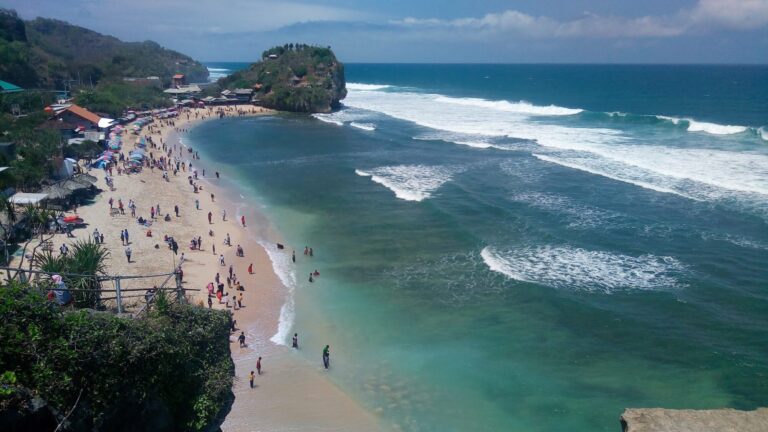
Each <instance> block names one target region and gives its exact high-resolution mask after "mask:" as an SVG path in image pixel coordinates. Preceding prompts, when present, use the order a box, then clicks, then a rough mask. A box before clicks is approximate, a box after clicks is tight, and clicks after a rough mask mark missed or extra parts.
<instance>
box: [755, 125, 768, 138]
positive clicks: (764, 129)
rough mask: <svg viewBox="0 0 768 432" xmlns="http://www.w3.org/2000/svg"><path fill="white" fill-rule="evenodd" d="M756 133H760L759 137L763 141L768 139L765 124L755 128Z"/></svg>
mask: <svg viewBox="0 0 768 432" xmlns="http://www.w3.org/2000/svg"><path fill="white" fill-rule="evenodd" d="M757 133H758V134H759V135H760V138H762V139H763V140H764V141H768V129H766V128H765V126H763V127H761V128H759V129H758V130H757Z"/></svg>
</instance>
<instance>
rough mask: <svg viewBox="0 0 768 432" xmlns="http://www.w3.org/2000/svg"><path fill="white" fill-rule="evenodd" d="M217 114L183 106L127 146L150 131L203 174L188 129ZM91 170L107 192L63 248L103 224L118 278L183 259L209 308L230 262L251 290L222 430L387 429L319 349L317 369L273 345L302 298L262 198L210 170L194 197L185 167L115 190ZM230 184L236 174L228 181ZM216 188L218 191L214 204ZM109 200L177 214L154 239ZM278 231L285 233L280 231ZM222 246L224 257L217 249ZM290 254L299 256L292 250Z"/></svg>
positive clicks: (164, 268)
mask: <svg viewBox="0 0 768 432" xmlns="http://www.w3.org/2000/svg"><path fill="white" fill-rule="evenodd" d="M217 109H218V108H216V109H215V110H217ZM225 110H226V111H227V113H228V115H227V117H229V116H238V114H236V111H238V110H248V111H249V112H247V113H245V114H240V115H245V116H252V115H256V116H260V115H274V114H277V112H276V111H271V110H264V109H261V108H254V107H253V106H250V105H245V106H241V105H237V106H231V107H227V108H225ZM212 112H215V111H212V110H211V108H205V109H194V110H189V109H187V110H184V111H182V112H181V113H180V115H179V116H178V117H177V118H175V119H173V120H172V121H173V126H172V125H170V124H166V123H169V122H164V121H162V120H158V121H155V122H154V123H152V124H151V125H150V126H151V127H149V128H147V127H144V128H143V129H142V130H141V132H140V135H133V134H130V133H127V134H126V136H125V139H124V142H123V149H122V150H121V151H122V152H125V153H127V152H128V151H130V150H132V149H133V148H134V147H135V145H136V143H137V142H138V140H139V138H140V137H141V136H151V137H152V138H153V139H154V140H155V144H157V145H158V147H161V144H160V142H159V141H160V138H162V139H163V142H164V143H165V144H166V145H167V146H169V149H170V148H173V146H174V145H176V146H179V147H177V150H176V151H174V152H173V154H172V155H171V157H176V156H179V157H180V160H181V161H183V162H186V163H189V162H192V165H193V166H194V168H195V169H198V168H201V169H200V170H199V171H200V173H199V174H201V173H202V171H203V170H204V169H206V168H207V167H206V166H205V165H206V163H205V162H200V160H197V159H192V160H190V159H191V153H188V152H184V151H183V150H182V149H183V148H184V146H187V147H189V146H190V144H192V143H190V142H185V138H186V136H185V134H186V133H187V131H188V130H189V129H191V128H193V127H195V126H198V125H200V124H202V123H203V122H205V121H208V120H215V119H217V118H218V116H216V115H214V114H212ZM196 114H197V115H196ZM200 114H203V116H202V118H201V117H199V115H200ZM188 115H189V118H187V116H188ZM182 143H183V144H182ZM192 147H193V148H194V146H192ZM147 152H148V153H149V152H153V153H154V154H155V155H156V157H157V155H158V154H162V152H163V151H162V149H161V148H151V145H148V147H147ZM90 172H91V173H92V174H94V175H96V176H97V177H99V179H98V181H97V183H96V186H97V187H99V188H100V189H102V192H101V193H99V194H98V195H97V196H96V197H95V198H94V200H93V202H91V203H88V204H87V205H83V206H81V207H80V208H79V212H78V214H79V215H80V216H81V217H83V219H85V221H86V223H87V224H88V226H87V228H86V229H84V230H76V231H75V232H74V234H75V237H74V238H67V237H66V235H63V234H57V235H56V236H55V237H54V239H53V242H54V249H55V250H58V246H60V244H61V243H64V242H66V243H71V242H73V241H76V240H77V239H78V238H88V237H90V235H91V231H93V229H94V228H97V229H98V230H99V231H100V232H102V233H103V234H104V235H105V241H104V246H105V247H107V249H108V250H109V251H110V257H109V258H108V259H107V272H108V273H110V274H147V273H152V272H168V271H170V270H171V269H172V268H173V266H174V265H176V263H177V260H178V259H179V258H180V257H181V256H182V255H183V256H184V259H185V260H184V264H183V265H182V269H183V271H184V287H185V288H186V289H192V290H199V291H187V298H188V301H189V302H191V303H194V304H198V305H204V306H205V303H206V302H207V297H208V296H207V290H206V288H205V287H206V285H207V284H208V283H209V282H213V275H215V274H216V273H217V272H218V273H220V274H221V279H222V281H224V279H226V274H227V271H228V268H229V266H230V265H231V266H232V267H233V271H234V273H235V274H236V275H237V278H238V279H239V280H240V281H242V282H241V283H242V284H243V287H244V288H245V291H243V308H242V309H239V310H234V309H233V308H230V309H229V310H230V311H232V312H233V315H234V319H235V320H236V322H237V323H236V328H237V331H236V332H235V333H233V334H232V336H231V337H230V344H231V345H230V346H231V353H232V359H233V362H234V364H235V379H234V384H233V388H232V392H233V394H234V400H233V401H232V405H231V407H230V411H229V412H228V413H227V415H226V417H225V418H224V420H223V423H222V424H221V427H222V429H223V430H225V431H235V432H240V431H252V430H262V429H264V428H266V429H269V430H280V429H283V430H290V429H296V428H305V427H314V428H316V427H323V428H328V429H332V430H350V431H360V430H379V429H380V426H379V419H377V418H376V417H375V416H374V415H373V414H372V413H370V412H369V411H367V410H366V409H364V408H363V407H362V406H361V405H360V404H359V403H358V402H357V401H355V400H353V399H352V398H351V397H350V396H349V395H347V394H346V393H344V392H343V391H342V390H341V389H340V388H339V387H338V386H337V385H336V384H335V383H333V382H332V381H331V380H330V379H328V378H327V377H325V376H323V372H324V371H322V370H321V369H320V368H319V366H320V364H319V357H320V356H319V353H318V365H317V366H318V367H312V365H311V364H309V363H308V362H307V361H306V360H305V359H304V358H302V357H300V356H298V355H297V354H296V353H294V352H292V351H293V350H292V349H291V348H290V347H288V346H285V345H278V344H276V343H275V342H274V341H273V339H274V338H275V337H276V336H277V334H278V331H281V332H282V333H284V332H285V331H284V330H285V327H281V326H280V324H281V321H280V317H281V313H282V311H283V308H284V307H286V306H285V304H286V301H293V300H292V298H290V297H288V296H289V295H293V294H292V293H290V292H289V291H290V290H292V289H293V287H290V286H284V284H283V281H281V280H280V278H279V277H278V275H277V274H276V271H275V269H274V264H273V261H272V257H271V256H270V253H269V252H268V251H267V250H266V248H267V247H268V246H269V242H268V241H267V239H261V238H260V236H259V235H258V234H256V231H257V229H256V228H257V225H258V224H259V222H262V223H264V222H266V225H267V226H266V227H261V228H262V229H264V228H266V229H273V226H271V224H270V223H269V220H268V219H267V218H266V216H265V215H264V214H262V213H261V212H259V211H258V208H257V207H258V203H254V204H250V205H249V204H248V203H247V202H246V200H245V199H244V198H241V199H240V200H238V199H237V193H236V191H235V190H234V188H233V187H231V186H232V184H231V183H230V184H229V185H227V186H230V187H225V186H224V185H221V184H220V181H219V179H217V178H216V177H215V176H213V175H210V174H212V172H210V171H209V172H208V173H207V174H208V175H206V176H200V177H201V178H199V179H198V185H202V188H201V189H202V190H201V191H200V193H197V194H196V193H193V191H192V187H191V186H190V185H189V184H188V182H187V175H191V174H190V173H189V172H188V171H187V172H185V171H181V172H179V173H178V175H177V176H173V175H170V176H169V177H170V180H169V181H168V182H165V181H164V180H163V179H162V173H161V172H160V170H150V169H148V168H144V169H143V170H142V172H141V173H139V174H131V175H125V174H123V175H117V176H114V177H113V179H114V182H115V187H116V190H115V191H110V190H109V188H108V187H106V184H105V180H104V176H103V175H102V173H99V172H98V171H97V170H90ZM225 175H226V174H225ZM228 181H229V179H227V180H226V181H225V183H227V182H228ZM211 193H212V194H214V195H215V201H213V202H212V200H211V198H210V194H211ZM241 196H242V195H241ZM110 197H112V198H113V199H114V200H115V202H117V200H118V199H121V200H122V201H123V203H125V204H127V202H128V200H134V201H135V202H136V205H137V211H136V215H137V216H144V217H148V216H149V214H147V212H148V210H149V206H154V205H155V204H158V205H160V207H161V210H162V211H161V212H160V213H161V214H162V215H164V214H166V213H169V214H171V217H172V220H171V221H170V222H164V221H163V220H162V218H158V219H156V220H155V221H154V223H153V225H152V228H151V229H152V237H146V229H142V228H137V225H136V223H135V220H133V218H131V217H130V212H129V211H128V210H126V215H117V216H110V215H109V214H107V213H108V211H107V210H108V205H107V200H108V199H109V198H110ZM195 199H197V200H199V206H200V209H199V210H197V209H196V208H195V203H194V201H195ZM174 205H178V207H179V211H180V213H179V214H180V217H179V218H176V217H174V212H173V207H174ZM224 209H226V210H227V220H226V221H223V220H222V210H224ZM208 212H210V213H211V214H212V220H211V222H212V223H210V224H209V223H208V220H207V214H208ZM242 214H245V215H246V228H245V229H243V227H241V226H239V225H240V223H239V222H240V216H241V215H242ZM178 222H181V223H178ZM251 224H253V225H251ZM121 229H129V232H130V234H131V237H130V246H131V248H132V250H133V256H132V263H128V262H127V260H126V259H125V256H124V250H123V248H124V245H122V244H121V243H119V242H120V239H119V234H118V231H120V230H121ZM207 229H208V230H211V231H213V234H214V235H213V236H212V237H211V236H208V235H206V230H207ZM226 234H229V235H230V237H231V246H229V247H227V246H226V245H224V244H223V238H224V236H225V235H226ZM276 234H277V236H279V233H276ZM164 235H171V236H173V237H174V238H175V239H176V240H177V242H178V243H179V255H178V257H172V258H171V257H169V256H168V255H171V256H172V253H171V252H170V251H169V250H168V249H167V247H166V246H165V244H163V241H162V239H163V236H164ZM193 237H201V238H202V248H201V250H194V251H193V250H190V247H189V241H190V240H191V239H192V238H193ZM269 237H271V236H269ZM269 240H273V239H271V238H270V239H269ZM158 244H159V248H158V246H157V245H158ZM237 245H241V246H242V247H243V249H244V252H245V254H244V257H238V256H236V253H235V252H236V249H237ZM214 247H215V248H216V254H214V253H213V248H214ZM289 249H290V248H287V249H286V250H285V251H286V253H290V252H289ZM275 250H276V248H275ZM222 254H223V256H224V260H225V262H226V266H223V267H222V266H221V265H219V262H218V261H219V255H222ZM287 257H288V260H290V256H289V255H287ZM251 263H252V265H253V274H248V271H247V269H248V266H249V264H251ZM144 284H145V285H146V284H147V282H146V281H145V282H144ZM225 292H229V294H230V297H231V296H233V295H234V294H236V291H235V290H234V289H232V290H228V289H225ZM138 302H141V300H139V301H138ZM213 303H214V304H213V307H214V308H218V309H225V308H226V306H225V305H220V304H218V301H216V298H215V297H214V299H213ZM284 325H285V324H283V326H284ZM291 325H292V323H291ZM240 331H244V332H245V334H246V337H247V339H246V343H247V347H245V348H240V347H239V346H238V342H237V336H238V335H239V332H240ZM286 336H287V335H286ZM300 343H301V341H300ZM300 346H301V345H300ZM259 356H261V357H263V360H262V363H263V374H262V376H260V377H257V379H256V383H257V385H256V388H254V389H251V388H249V383H248V373H249V372H250V371H251V370H255V369H256V368H255V361H256V358H258V357H259Z"/></svg>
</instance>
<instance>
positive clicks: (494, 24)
mask: <svg viewBox="0 0 768 432" xmlns="http://www.w3.org/2000/svg"><path fill="white" fill-rule="evenodd" d="M391 24H394V25H396V26H402V27H407V28H413V29H453V30H459V31H468V32H478V31H479V32H490V33H501V34H515V35H520V36H526V37H531V38H649V37H650V38H653V37H656V38H663V37H673V36H679V35H681V34H684V33H686V32H688V31H692V30H702V29H704V30H706V29H708V28H712V27H718V28H731V29H755V28H759V27H762V26H765V25H766V24H768V0H699V2H698V3H697V4H696V5H695V6H694V7H693V8H692V9H687V10H681V11H680V12H678V13H677V14H674V15H670V16H643V17H639V18H624V17H616V16H601V15H596V14H585V15H584V16H582V17H579V18H575V19H572V20H567V21H562V20H557V19H554V18H550V17H546V16H533V15H528V14H526V13H523V12H520V11H516V10H507V11H504V12H500V13H489V14H487V15H485V16H483V17H480V18H472V17H469V18H458V19H452V20H443V19H436V18H428V19H419V18H411V17H409V18H405V19H403V20H398V21H392V22H391Z"/></svg>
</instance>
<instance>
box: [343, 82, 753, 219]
mask: <svg viewBox="0 0 768 432" xmlns="http://www.w3.org/2000/svg"><path fill="white" fill-rule="evenodd" d="M439 101H442V102H439ZM447 101H448V102H447ZM344 104H345V105H347V106H349V107H353V108H360V109H364V110H367V111H375V112H380V113H383V114H385V115H388V116H390V117H394V118H398V119H401V120H406V121H409V122H413V123H415V124H418V125H420V126H424V127H426V128H429V129H433V130H434V131H435V132H437V133H442V134H444V137H441V138H438V139H445V140H448V141H452V142H454V143H457V144H462V145H467V146H470V147H475V148H480V149H487V148H490V147H495V148H502V149H505V150H522V149H526V150H527V149H530V145H528V146H527V147H526V146H524V145H523V144H522V143H520V144H514V143H513V144H512V145H510V146H506V145H505V144H499V142H505V141H507V140H509V139H513V138H514V139H518V140H522V141H525V140H527V141H529V142H531V143H536V144H538V145H539V147H538V148H535V149H533V150H532V152H533V153H535V155H536V157H537V158H539V159H542V160H546V161H548V162H552V163H557V164H560V165H563V166H566V167H569V168H573V169H579V170H583V171H587V172H590V173H593V174H598V175H601V176H605V177H607V178H611V179H614V180H618V181H623V182H627V183H631V184H634V185H637V186H640V187H643V188H647V189H650V190H654V191H658V192H664V193H673V194H677V195H680V196H684V197H687V198H691V199H696V200H729V201H733V200H738V201H749V202H748V203H746V204H744V205H743V206H742V207H744V208H747V207H755V205H757V207H760V208H763V207H766V208H764V209H763V210H759V211H760V212H762V213H766V214H768V204H766V200H765V195H768V155H765V154H760V153H746V152H739V151H732V150H730V148H729V147H723V149H720V150H718V149H705V148H683V147H672V146H662V145H658V144H655V143H654V144H650V143H649V140H650V138H652V136H651V137H649V136H646V135H631V133H632V132H631V130H628V131H624V130H619V129H610V128H597V127H574V126H570V125H564V124H562V123H561V122H562V120H560V118H559V117H543V116H535V115H531V114H522V113H520V112H511V111H504V110H499V109H487V108H483V107H480V106H477V105H478V104H476V103H474V102H473V103H466V100H458V99H456V98H449V97H447V96H443V95H434V94H425V93H413V92H407V91H399V92H380V91H351V92H350V93H349V95H348V96H347V99H346V100H345V101H344ZM660 118H664V117H661V116H660ZM665 119H666V120H669V121H671V122H676V123H680V122H689V120H687V119H680V118H674V117H667V118H665ZM558 123H559V124H558ZM686 124H687V125H688V126H689V127H690V123H686ZM700 125H701V122H698V123H697V122H694V126H695V127H701V126H700ZM705 129H706V130H710V131H712V130H714V129H712V128H711V127H708V126H704V127H702V130H705ZM682 144H685V143H682ZM756 195H760V196H756ZM761 202H762V203H763V204H766V205H763V204H760V203H761ZM755 203H757V204H755Z"/></svg>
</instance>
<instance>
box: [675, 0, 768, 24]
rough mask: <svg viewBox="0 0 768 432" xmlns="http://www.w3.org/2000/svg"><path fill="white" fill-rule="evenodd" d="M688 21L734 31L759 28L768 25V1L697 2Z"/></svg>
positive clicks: (701, 0) (702, 0)
mask: <svg viewBox="0 0 768 432" xmlns="http://www.w3.org/2000/svg"><path fill="white" fill-rule="evenodd" d="M690 20H691V22H692V23H697V24H705V25H706V24H713V25H717V26H721V27H726V28H734V29H755V28H759V27H762V26H765V25H767V24H768V0H699V2H698V3H697V4H696V6H695V7H694V8H693V10H692V11H691V14H690Z"/></svg>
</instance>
